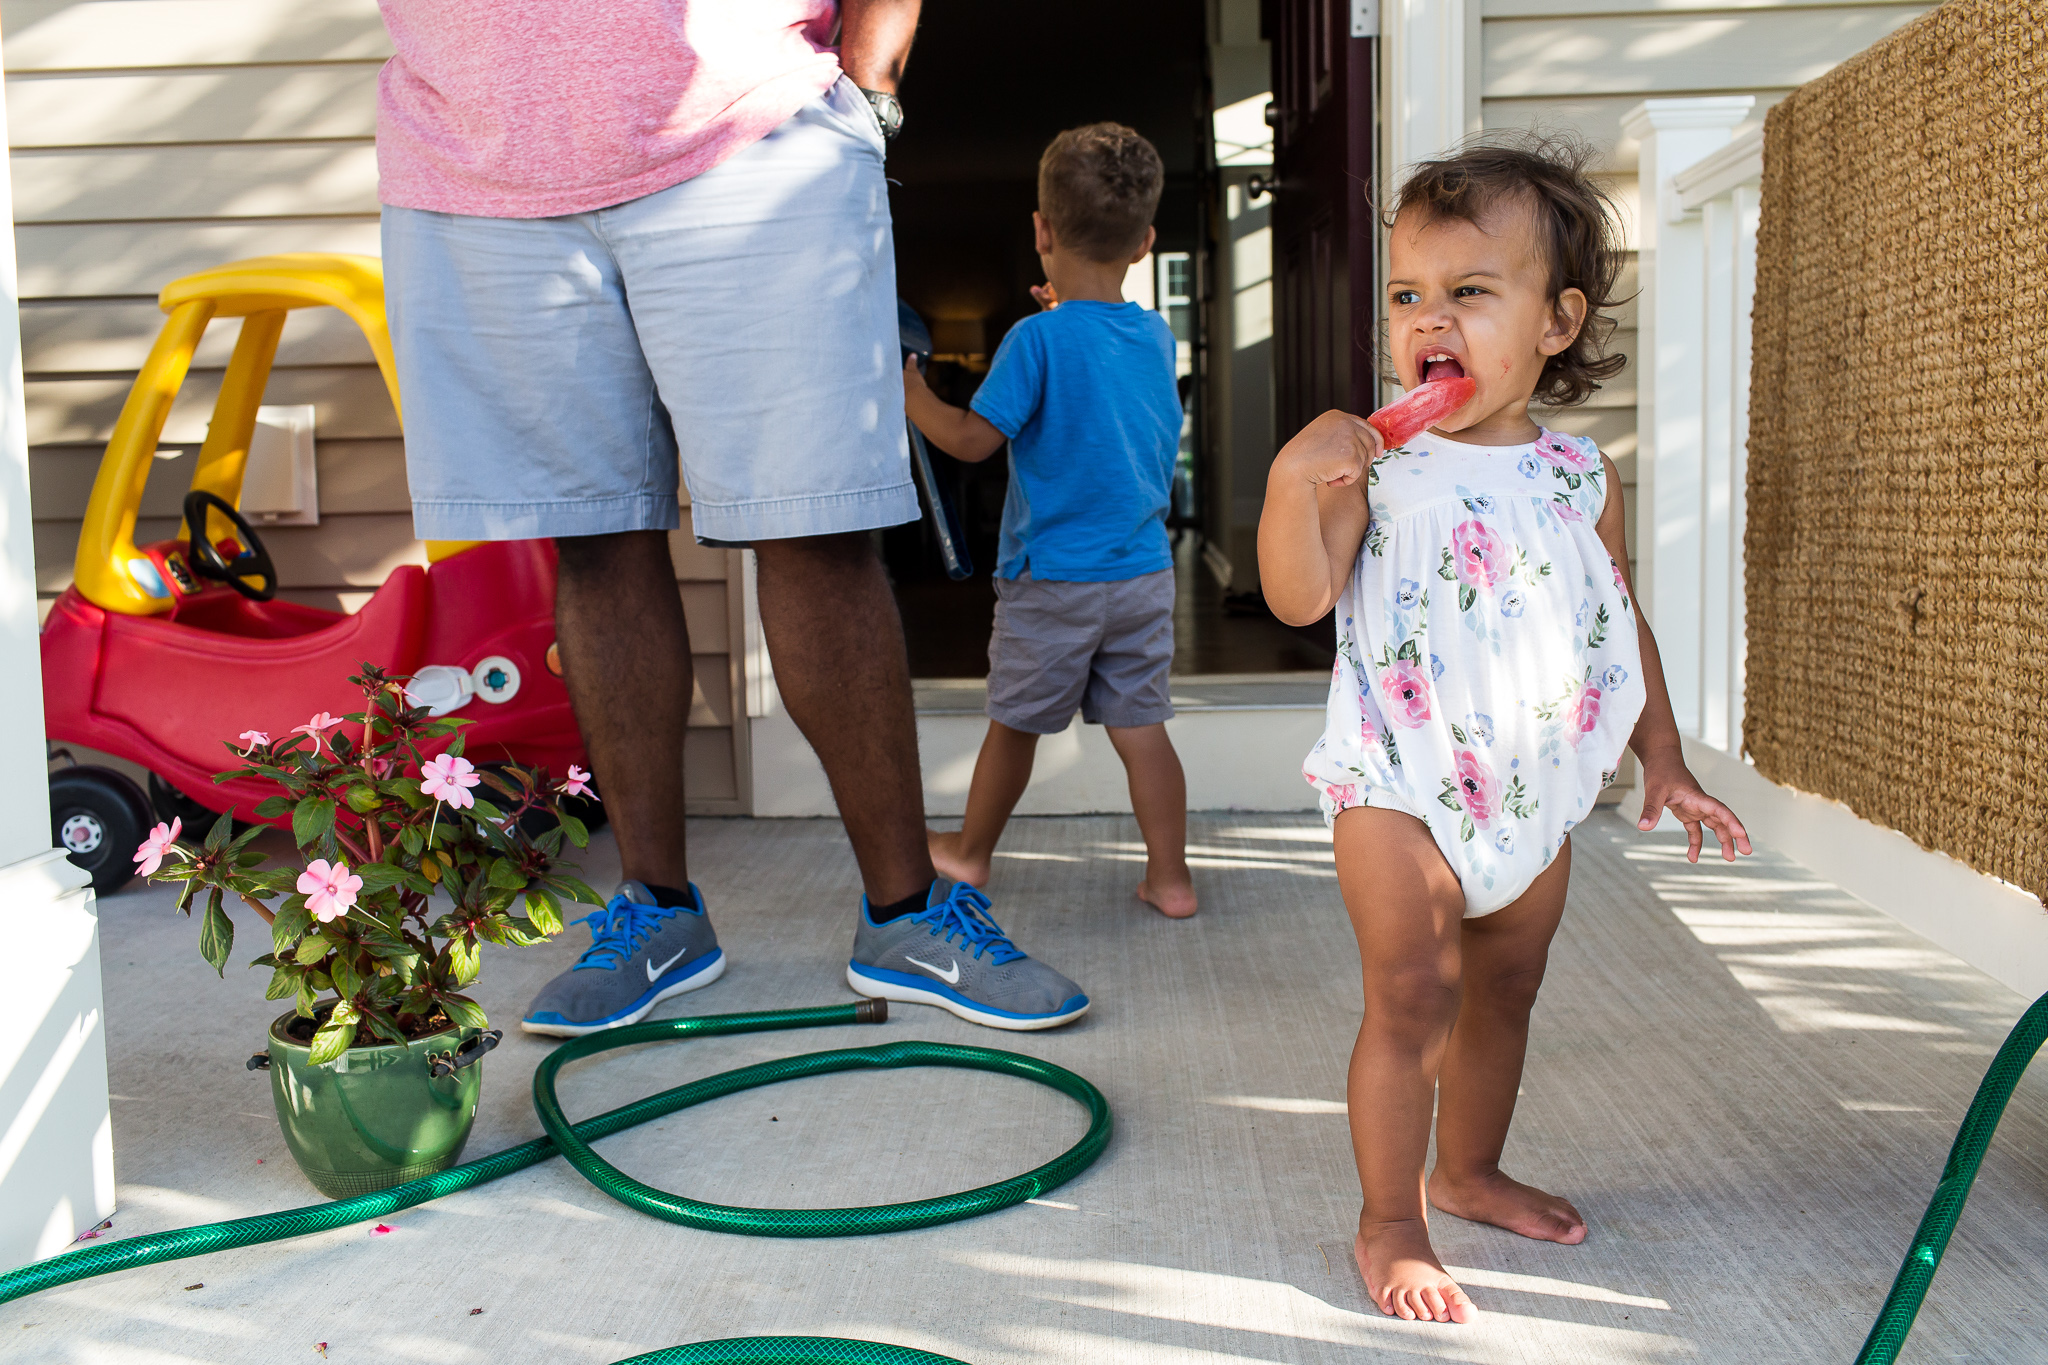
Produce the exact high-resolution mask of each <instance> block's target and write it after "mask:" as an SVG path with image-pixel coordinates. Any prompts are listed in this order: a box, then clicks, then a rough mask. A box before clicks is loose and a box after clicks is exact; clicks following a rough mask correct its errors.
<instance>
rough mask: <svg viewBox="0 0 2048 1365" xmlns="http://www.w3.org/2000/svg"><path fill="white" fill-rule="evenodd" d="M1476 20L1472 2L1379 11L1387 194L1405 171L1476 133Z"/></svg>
mask: <svg viewBox="0 0 2048 1365" xmlns="http://www.w3.org/2000/svg"><path fill="white" fill-rule="evenodd" d="M1468 11H1470V13H1469V15H1468ZM1478 20H1479V14H1478V6H1477V4H1476V2H1475V0H1385V3H1384V4H1383V5H1382V6H1381V12H1380V74H1381V89H1382V91H1383V92H1384V93H1383V94H1382V96H1381V98H1382V101H1383V103H1382V105H1381V112H1382V121H1383V124H1384V127H1385V139H1386V141H1385V147H1384V150H1385V153H1386V155H1385V158H1384V160H1383V163H1382V164H1383V170H1382V175H1383V177H1384V178H1385V189H1386V191H1387V192H1388V193H1389V194H1390V193H1391V191H1392V189H1393V187H1394V186H1396V185H1398V184H1400V182H1401V177H1402V175H1403V174H1405V172H1406V171H1407V169H1408V168H1409V167H1410V166H1413V165H1415V164H1416V163H1417V162H1422V161H1427V160H1429V159H1431V158H1432V157H1435V156H1437V155H1439V154H1441V153H1443V152H1445V151H1447V150H1449V149H1450V148H1452V147H1455V146H1456V145H1457V144H1458V143H1459V142H1460V141H1462V140H1463V139H1464V138H1465V137H1466V136H1467V135H1468V134H1470V133H1472V132H1475V131H1477V129H1478V124H1479V89H1478V84H1477V82H1476V81H1475V80H1473V79H1472V77H1473V75H1474V74H1475V73H1474V71H1473V64H1474V62H1475V61H1476V60H1477V57H1478V54H1477V52H1475V51H1471V50H1470V49H1471V48H1472V47H1473V44H1474V40H1475V39H1476V38H1477V36H1478V35H1477V25H1478Z"/></svg>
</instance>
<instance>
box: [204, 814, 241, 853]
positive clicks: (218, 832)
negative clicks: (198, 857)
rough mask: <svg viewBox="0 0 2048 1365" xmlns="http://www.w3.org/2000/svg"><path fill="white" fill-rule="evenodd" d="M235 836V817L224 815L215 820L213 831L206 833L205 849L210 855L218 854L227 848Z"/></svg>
mask: <svg viewBox="0 0 2048 1365" xmlns="http://www.w3.org/2000/svg"><path fill="white" fill-rule="evenodd" d="M234 836H235V817H234V816H232V815H223V816H221V817H220V818H219V819H218V820H215V821H214V822H213V828H212V829H210V830H208V831H206V844H205V849H206V851H207V852H208V853H218V852H220V851H221V850H222V849H223V848H226V847H227V842H228V840H230V839H232V838H233V837H234Z"/></svg>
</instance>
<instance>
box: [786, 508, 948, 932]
mask: <svg viewBox="0 0 2048 1365" xmlns="http://www.w3.org/2000/svg"><path fill="white" fill-rule="evenodd" d="M754 551H755V554H756V555H757V556H758V557H759V561H760V577H759V582H760V590H761V629H762V632H763V634H764V635H766V637H767V640H768V656H769V658H770V659H771V660H773V662H774V664H775V684H776V686H777V688H779V689H780V690H781V692H782V700H783V704H784V705H786V706H788V707H789V715H790V719H792V720H794V721H795V722H796V725H797V729H799V730H801V731H802V732H803V735H804V738H805V739H807V740H809V741H810V745H811V748H813V749H815V750H816V751H817V754H818V761H819V762H820V763H822V764H824V766H825V778H826V780H827V781H828V782H830V783H831V784H832V798H833V800H834V801H836V802H837V803H838V805H839V813H840V818H841V819H842V820H844V821H845V822H846V837H847V839H848V841H849V842H851V843H852V844H853V856H854V858H855V859H856V860H858V861H859V863H860V877H861V885H862V887H863V888H864V889H865V890H866V892H867V896H868V900H869V902H870V903H871V904H873V905H878V906H880V905H888V904H890V903H891V902H894V901H900V900H902V899H904V898H905V897H907V896H912V895H916V894H919V893H921V892H923V891H924V890H925V889H926V888H927V887H929V886H930V885H931V882H932V878H933V875H934V873H933V871H932V860H931V854H930V853H929V852H927V851H926V848H925V832H924V783H923V779H922V778H921V776H920V775H919V772H918V764H917V719H916V715H915V713H914V711H913V709H912V706H911V700H910V661H909V656H908V655H907V654H906V653H905V652H904V647H903V621H902V618H901V617H899V616H898V615H897V613H896V602H895V600H894V598H892V597H891V596H890V593H889V582H888V579H887V578H886V577H885V576H884V575H883V573H882V564H881V561H880V560H878V559H877V558H876V557H875V553H874V550H873V548H872V546H871V545H870V543H869V539H868V536H867V533H866V532H856V533H853V534H849V535H836V536H806V537H803V538H800V539H796V540H763V541H757V542H756V543H755V545H754Z"/></svg>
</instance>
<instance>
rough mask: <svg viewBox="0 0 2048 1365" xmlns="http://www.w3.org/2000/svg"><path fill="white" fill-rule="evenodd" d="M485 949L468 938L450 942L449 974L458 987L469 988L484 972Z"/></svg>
mask: <svg viewBox="0 0 2048 1365" xmlns="http://www.w3.org/2000/svg"><path fill="white" fill-rule="evenodd" d="M483 965H484V964H483V949H482V947H481V946H480V945H478V944H477V942H476V941H475V940H474V939H470V938H467V937H464V938H457V939H450V940H449V942H448V969H449V970H448V974H449V976H450V977H451V978H452V979H453V980H454V982H455V984H456V985H458V986H467V985H468V984H469V983H470V982H472V981H474V980H476V974H477V973H478V972H479V971H481V970H483Z"/></svg>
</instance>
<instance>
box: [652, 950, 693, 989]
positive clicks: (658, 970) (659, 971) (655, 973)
mask: <svg viewBox="0 0 2048 1365" xmlns="http://www.w3.org/2000/svg"><path fill="white" fill-rule="evenodd" d="M689 951H690V950H689V949H688V948H685V949H683V953H687V952H689ZM683 953H677V954H676V955H675V957H672V958H670V959H669V960H668V961H666V962H664V963H662V964H661V965H660V966H659V967H657V966H655V965H654V960H653V959H652V958H649V959H648V962H647V984H648V985H650V986H652V985H653V984H654V982H655V980H656V978H658V977H659V976H660V975H661V974H662V973H663V972H665V971H667V970H668V969H669V968H671V967H673V966H675V965H676V962H677V961H678V959H680V958H681V957H682V955H683Z"/></svg>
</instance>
